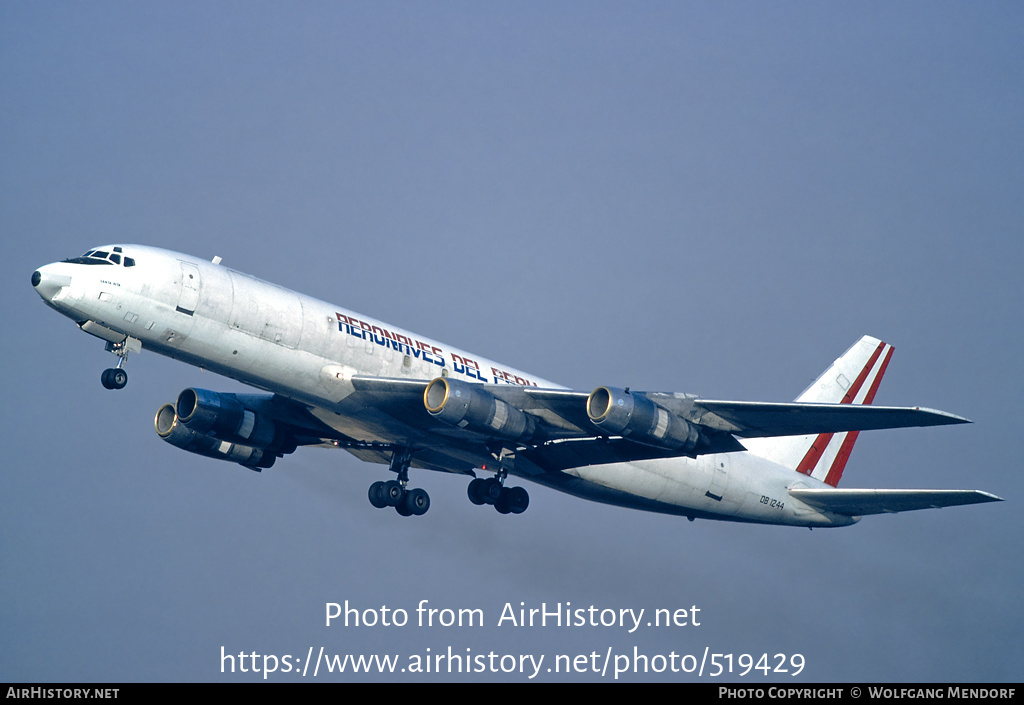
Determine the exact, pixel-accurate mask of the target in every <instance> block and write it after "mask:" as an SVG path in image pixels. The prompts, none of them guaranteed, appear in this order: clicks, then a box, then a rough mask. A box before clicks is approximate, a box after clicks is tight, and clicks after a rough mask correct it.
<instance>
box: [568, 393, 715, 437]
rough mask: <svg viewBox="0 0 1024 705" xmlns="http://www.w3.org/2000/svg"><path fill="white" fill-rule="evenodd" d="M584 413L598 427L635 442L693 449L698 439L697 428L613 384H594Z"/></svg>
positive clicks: (645, 398) (640, 395)
mask: <svg viewBox="0 0 1024 705" xmlns="http://www.w3.org/2000/svg"><path fill="white" fill-rule="evenodd" d="M587 416H589V417H590V420H591V421H592V422H593V423H594V425H595V426H597V427H598V428H599V429H601V430H602V431H606V432H608V433H610V434H613V435H619V436H622V437H623V438H629V439H630V440H632V441H636V442H637V443H643V444H644V445H649V446H655V447H658V448H669V449H672V450H686V451H690V450H693V449H694V448H695V447H696V446H697V444H698V443H699V442H700V441H701V435H700V433H699V431H698V430H697V428H695V427H694V426H693V424H691V423H690V422H689V421H687V420H686V419H684V418H681V417H679V416H676V415H675V414H673V413H671V412H669V411H667V410H666V409H664V408H662V407H661V406H659V405H658V404H655V403H654V402H653V401H651V400H650V399H648V398H647V397H646V396H644V395H643V394H632V393H630V392H627V391H626V390H624V389H618V388H616V387H598V388H597V389H595V390H594V391H593V392H591V393H590V396H589V397H587Z"/></svg>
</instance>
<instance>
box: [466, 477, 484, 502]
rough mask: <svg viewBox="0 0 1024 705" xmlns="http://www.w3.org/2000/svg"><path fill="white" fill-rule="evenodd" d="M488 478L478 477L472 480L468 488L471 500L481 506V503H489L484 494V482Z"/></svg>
mask: <svg viewBox="0 0 1024 705" xmlns="http://www.w3.org/2000/svg"><path fill="white" fill-rule="evenodd" d="M486 482H487V480H485V479H483V478H482V477H476V478H473V479H472V480H470V482H469V487H467V488H466V494H468V495H469V501H470V502H472V503H473V504H475V505H477V506H479V505H481V504H487V499H486V498H485V495H484V483H486Z"/></svg>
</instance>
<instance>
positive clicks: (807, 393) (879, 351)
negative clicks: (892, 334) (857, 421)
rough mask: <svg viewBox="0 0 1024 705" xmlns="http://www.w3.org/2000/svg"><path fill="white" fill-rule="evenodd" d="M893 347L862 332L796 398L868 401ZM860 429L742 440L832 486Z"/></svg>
mask: <svg viewBox="0 0 1024 705" xmlns="http://www.w3.org/2000/svg"><path fill="white" fill-rule="evenodd" d="M892 351H893V348H892V346H891V345H888V344H886V343H883V342H882V341H881V340H878V339H877V338H872V337H870V336H864V337H863V338H861V339H860V340H858V341H857V342H856V343H854V345H853V347H851V348H850V349H849V350H847V351H846V352H845V353H843V355H842V356H841V357H840V358H839V359H838V360H836V361H835V362H833V363H832V366H831V367H829V368H828V369H827V370H825V371H824V372H823V373H822V374H821V376H820V377H818V379H816V380H815V381H814V383H813V384H812V385H811V386H810V387H808V388H807V389H805V390H804V392H803V393H802V394H801V395H800V396H798V397H797V398H796V401H798V402H807V403H819V404H870V403H871V402H872V401H873V400H874V398H875V392H877V391H878V385H879V383H880V382H881V381H882V375H884V374H885V368H886V367H887V366H888V365H889V359H890V358H891V357H892ZM858 434H859V432H858V431H845V432H842V433H820V434H817V435H806V436H786V437H781V438H766V439H759V440H754V439H751V440H749V441H746V442H745V445H746V446H747V448H748V450H750V452H752V453H754V454H755V455H759V456H761V457H763V458H767V459H768V460H771V461H773V462H776V463H779V464H781V465H785V466H786V467H790V468H793V469H794V470H796V471H797V472H800V473H803V474H805V475H810V476H811V477H813V478H815V479H818V480H821V481H822V482H824V483H826V484H829V485H832V486H833V487H835V486H837V485H838V484H839V479H840V478H841V477H842V476H843V469H844V468H845V467H846V461H847V460H848V459H849V458H850V452H851V451H852V450H853V444H854V443H855V442H856V441H857V436H858Z"/></svg>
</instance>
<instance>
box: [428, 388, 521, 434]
mask: <svg viewBox="0 0 1024 705" xmlns="http://www.w3.org/2000/svg"><path fill="white" fill-rule="evenodd" d="M423 405H424V406H425V407H426V408H427V412H429V413H430V415H431V416H433V417H435V418H437V419H440V420H441V421H444V422H445V423H449V424H452V425H453V426H458V427H459V428H468V429H469V430H470V431H476V432H477V433H483V434H485V435H488V436H495V437H498V438H506V439H509V440H513V441H525V440H527V439H530V438H532V437H533V436H535V435H536V433H537V420H536V419H535V418H534V417H532V416H530V415H529V414H527V413H525V412H523V411H521V410H520V409H517V408H516V407H514V406H512V405H511V404H509V403H507V402H504V401H502V400H501V399H498V398H497V397H495V396H494V395H493V394H490V393H489V392H487V391H485V390H484V388H483V387H482V386H481V385H479V384H471V383H469V382H462V381H460V380H454V379H448V378H447V377H438V378H437V379H435V380H434V381H433V382H431V383H430V384H428V385H427V388H426V389H425V390H424V391H423Z"/></svg>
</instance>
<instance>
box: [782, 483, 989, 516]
mask: <svg viewBox="0 0 1024 705" xmlns="http://www.w3.org/2000/svg"><path fill="white" fill-rule="evenodd" d="M789 494H790V495H792V496H793V497H795V498H796V499H799V500H800V501H801V502H804V503H805V504H809V505H810V506H812V507H814V508H815V509H820V510H822V511H826V512H833V513H835V514H844V515H846V516H865V515H868V514H887V513H895V512H908V511H911V510H914V509H934V508H939V507H955V506H959V505H963V504H981V503H984V502H1002V501H1003V499H1002V497H997V496H995V495H994V494H989V493H988V492H982V491H981V490H855V489H854V490H840V489H809V488H792V489H790V490H789Z"/></svg>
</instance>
